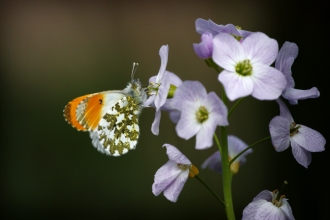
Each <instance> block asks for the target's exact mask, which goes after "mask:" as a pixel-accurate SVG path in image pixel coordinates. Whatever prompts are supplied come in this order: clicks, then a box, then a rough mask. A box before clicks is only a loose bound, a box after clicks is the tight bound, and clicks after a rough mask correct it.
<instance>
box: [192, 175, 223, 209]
mask: <svg viewBox="0 0 330 220" xmlns="http://www.w3.org/2000/svg"><path fill="white" fill-rule="evenodd" d="M195 178H196V179H198V180H199V182H201V183H202V184H203V185H204V186H205V187H206V188H207V189H208V190H209V191H210V192H211V193H212V194H213V195H214V197H215V198H216V199H217V200H218V201H219V202H220V203H222V204H223V205H224V206H226V204H225V202H224V201H223V200H222V199H220V197H219V196H217V194H215V192H214V191H213V190H212V189H211V188H210V187H209V186H208V185H207V184H206V183H205V182H204V181H203V180H202V179H201V178H199V176H195Z"/></svg>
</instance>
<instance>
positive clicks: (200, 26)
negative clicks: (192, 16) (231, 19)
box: [193, 18, 251, 59]
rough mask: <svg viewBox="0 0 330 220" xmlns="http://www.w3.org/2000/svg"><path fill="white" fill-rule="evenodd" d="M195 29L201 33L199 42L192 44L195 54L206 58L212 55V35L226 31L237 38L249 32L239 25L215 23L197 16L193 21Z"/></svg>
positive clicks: (243, 36)
mask: <svg viewBox="0 0 330 220" xmlns="http://www.w3.org/2000/svg"><path fill="white" fill-rule="evenodd" d="M195 24H196V31H197V32H198V33H199V34H201V35H202V36H201V42H200V43H199V44H193V46H194V50H195V52H196V54H197V55H198V56H199V57H200V58H202V59H207V58H210V57H212V51H213V37H214V36H215V35H217V34H221V33H228V34H231V35H232V36H234V37H235V38H236V39H238V40H243V38H245V37H247V36H249V35H250V34H251V32H249V31H244V30H241V29H240V28H239V27H235V26H234V25H232V24H227V25H225V26H224V25H217V24H216V23H214V22H213V21H211V20H208V21H207V20H204V19H201V18H198V19H197V20H196V22H195Z"/></svg>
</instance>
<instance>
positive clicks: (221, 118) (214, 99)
mask: <svg viewBox="0 0 330 220" xmlns="http://www.w3.org/2000/svg"><path fill="white" fill-rule="evenodd" d="M200 104H201V106H204V107H205V108H206V109H207V110H208V111H209V114H210V115H211V117H212V118H213V117H214V118H215V123H216V124H217V125H219V126H227V125H229V123H228V119H227V118H228V109H227V107H226V105H225V104H224V103H223V101H222V100H221V99H220V98H219V96H218V95H217V94H216V93H215V92H210V93H209V94H207V96H206V97H205V98H204V100H201V102H200ZM212 120H213V119H212Z"/></svg>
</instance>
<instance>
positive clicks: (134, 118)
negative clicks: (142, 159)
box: [90, 95, 140, 156]
mask: <svg viewBox="0 0 330 220" xmlns="http://www.w3.org/2000/svg"><path fill="white" fill-rule="evenodd" d="M139 109H140V107H139V103H137V102H136V101H135V100H134V98H133V97H131V96H129V95H126V96H124V97H122V98H121V99H120V100H118V101H117V102H116V103H115V104H114V105H113V106H111V107H110V108H108V109H107V111H106V113H105V114H104V115H103V117H102V118H101V120H100V122H99V124H98V126H97V128H96V129H94V130H93V131H90V137H91V138H92V144H93V145H94V147H95V148H97V149H98V150H99V151H100V152H102V153H105V154H107V155H112V156H120V155H122V154H125V153H127V152H128V151H129V150H132V149H135V146H136V144H137V141H138V138H139V133H140V132H139V131H140V129H139V125H138V116H139V114H140V110H139Z"/></svg>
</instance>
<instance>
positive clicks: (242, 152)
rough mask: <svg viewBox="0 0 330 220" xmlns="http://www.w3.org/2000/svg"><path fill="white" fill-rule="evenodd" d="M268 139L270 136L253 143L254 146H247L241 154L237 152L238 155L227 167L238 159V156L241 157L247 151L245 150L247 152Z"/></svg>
mask: <svg viewBox="0 0 330 220" xmlns="http://www.w3.org/2000/svg"><path fill="white" fill-rule="evenodd" d="M268 139H270V136H268V137H265V138H263V139H261V140H259V141H257V142H255V143H254V144H251V145H250V146H248V147H247V148H245V149H244V150H242V151H241V152H239V154H237V155H236V156H235V157H234V158H233V159H231V161H230V162H229V166H230V165H231V164H232V163H233V162H234V161H235V160H236V159H237V158H238V157H239V156H241V155H242V154H243V153H244V152H245V151H247V150H249V149H250V148H252V147H254V146H255V145H257V144H259V143H261V142H263V141H266V140H268Z"/></svg>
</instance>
